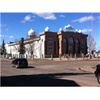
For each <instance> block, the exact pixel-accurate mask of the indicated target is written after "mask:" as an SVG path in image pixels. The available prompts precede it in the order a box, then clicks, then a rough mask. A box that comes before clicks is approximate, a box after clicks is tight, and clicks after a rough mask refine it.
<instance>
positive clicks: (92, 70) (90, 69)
mask: <svg viewBox="0 0 100 100" xmlns="http://www.w3.org/2000/svg"><path fill="white" fill-rule="evenodd" d="M95 67H96V66H88V65H87V66H83V67H81V68H79V69H80V70H82V71H85V72H90V73H94V71H95Z"/></svg>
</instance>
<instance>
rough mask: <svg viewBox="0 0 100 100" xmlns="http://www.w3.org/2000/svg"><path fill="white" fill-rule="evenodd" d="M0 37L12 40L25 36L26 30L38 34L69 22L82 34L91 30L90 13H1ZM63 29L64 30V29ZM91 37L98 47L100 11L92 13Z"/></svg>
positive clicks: (55, 29)
mask: <svg viewBox="0 0 100 100" xmlns="http://www.w3.org/2000/svg"><path fill="white" fill-rule="evenodd" d="M0 17H1V18H0V19H1V23H0V32H1V34H0V37H1V43H2V40H3V39H4V40H5V43H7V42H14V41H15V40H16V39H17V40H20V39H21V37H24V39H26V38H27V33H28V31H29V30H30V29H31V27H32V29H33V30H34V31H35V32H36V33H37V34H39V33H40V32H43V31H45V28H46V27H47V26H48V27H49V28H50V31H53V32H57V31H59V28H62V29H63V30H64V27H65V26H67V25H68V24H70V25H71V26H73V27H74V30H73V31H75V30H76V29H78V30H79V29H81V30H82V32H83V33H84V34H89V33H90V32H91V31H92V29H91V28H92V25H91V18H92V16H91V13H50V12H49V13H42V12H41V13H1V14H0ZM64 31H65V30H64ZM93 37H94V41H95V42H96V48H97V50H98V49H100V40H99V39H100V13H93ZM1 43H0V45H1Z"/></svg>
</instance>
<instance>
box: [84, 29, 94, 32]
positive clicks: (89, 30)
mask: <svg viewBox="0 0 100 100" xmlns="http://www.w3.org/2000/svg"><path fill="white" fill-rule="evenodd" d="M91 31H92V29H83V30H82V32H83V33H86V32H91Z"/></svg>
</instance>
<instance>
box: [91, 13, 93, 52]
mask: <svg viewBox="0 0 100 100" xmlns="http://www.w3.org/2000/svg"><path fill="white" fill-rule="evenodd" d="M91 44H92V51H93V12H92V43H91Z"/></svg>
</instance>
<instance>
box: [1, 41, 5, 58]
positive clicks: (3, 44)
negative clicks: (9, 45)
mask: <svg viewBox="0 0 100 100" xmlns="http://www.w3.org/2000/svg"><path fill="white" fill-rule="evenodd" d="M0 51H1V55H4V57H5V55H6V48H5V42H4V40H3V42H2V46H1V50H0Z"/></svg>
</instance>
